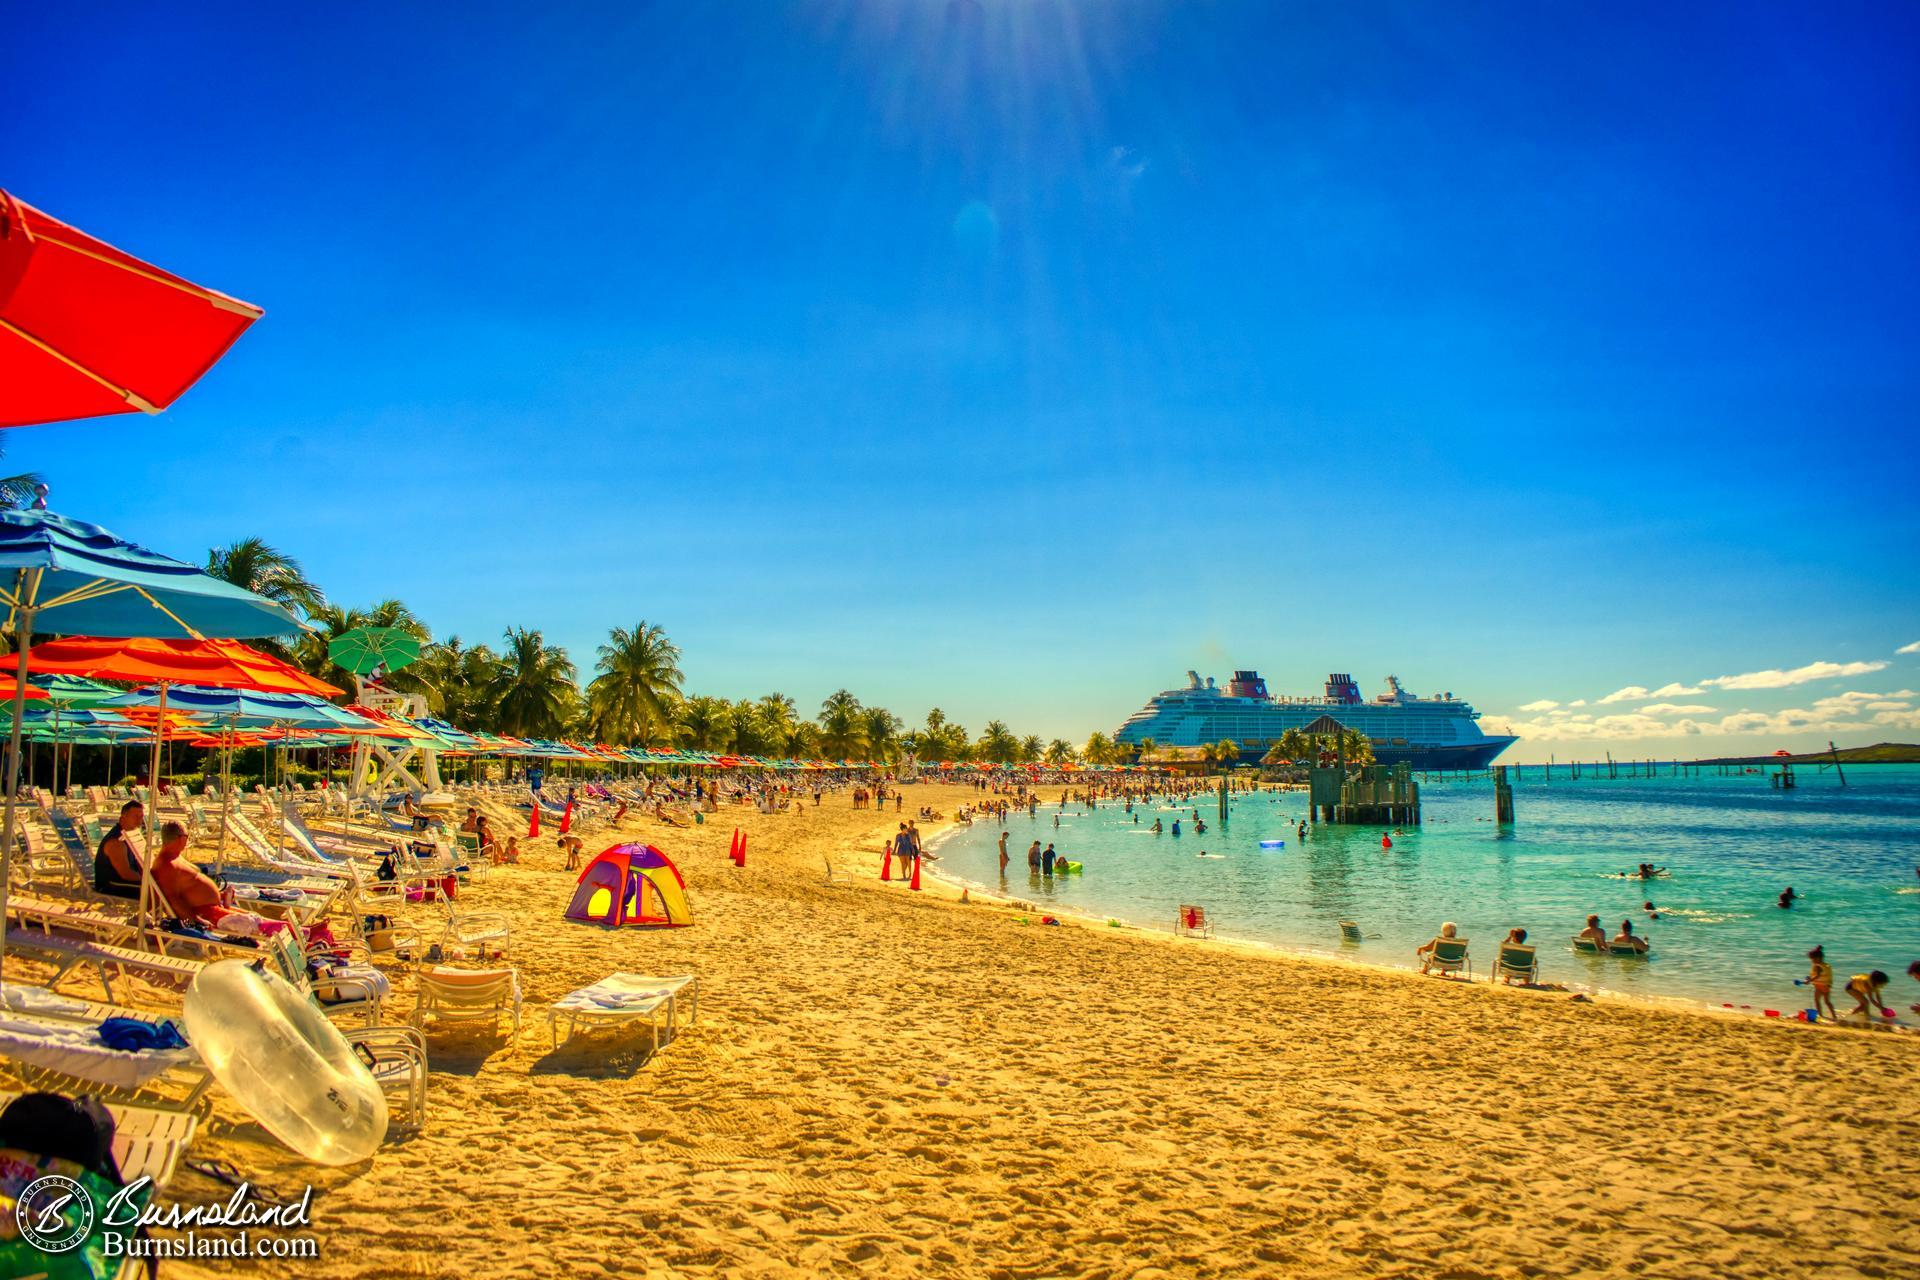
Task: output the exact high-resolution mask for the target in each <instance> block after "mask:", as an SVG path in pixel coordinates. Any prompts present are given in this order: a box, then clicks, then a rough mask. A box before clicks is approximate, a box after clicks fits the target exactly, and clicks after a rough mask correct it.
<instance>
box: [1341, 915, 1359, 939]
mask: <svg viewBox="0 0 1920 1280" xmlns="http://www.w3.org/2000/svg"><path fill="white" fill-rule="evenodd" d="M1340 941H1342V942H1358V941H1360V926H1359V925H1358V924H1357V923H1356V922H1354V921H1352V920H1342V921H1341V922H1340Z"/></svg>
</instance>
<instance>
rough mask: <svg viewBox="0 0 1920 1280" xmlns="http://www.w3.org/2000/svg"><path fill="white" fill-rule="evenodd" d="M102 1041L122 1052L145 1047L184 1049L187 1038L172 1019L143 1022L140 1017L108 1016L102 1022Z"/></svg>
mask: <svg viewBox="0 0 1920 1280" xmlns="http://www.w3.org/2000/svg"><path fill="white" fill-rule="evenodd" d="M100 1043H101V1044H104V1045H105V1046H107V1048H109V1049H118V1050H120V1052H122V1053H138V1052H140V1051H141V1050H143V1049H184V1048H186V1047H187V1038H186V1037H185V1036H183V1035H181V1034H180V1028H178V1027H176V1026H174V1025H173V1022H172V1021H171V1020H168V1021H166V1022H159V1023H154V1022H142V1021H141V1020H140V1019H139V1018H108V1019H107V1020H106V1021H104V1022H102V1023H101V1024H100Z"/></svg>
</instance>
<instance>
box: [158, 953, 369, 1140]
mask: <svg viewBox="0 0 1920 1280" xmlns="http://www.w3.org/2000/svg"><path fill="white" fill-rule="evenodd" d="M183 1020H184V1021H185V1023H186V1030H187V1039H188V1040H189V1041H190V1042H192V1044H193V1047H194V1048H195V1049H196V1050H198V1051H199V1054H200V1057H201V1059H202V1061H204V1062H205V1063H206V1064H207V1068H208V1070H210V1071H212V1072H213V1077H214V1079H216V1080H218V1081H219V1082H220V1084H221V1087H223V1088H224V1089H226V1091H227V1092H228V1093H230V1094H232V1095H233V1097H234V1100H235V1101H236V1102H238V1103H239V1104H240V1105H241V1106H242V1107H244V1108H245V1109H246V1111H247V1113H248V1114H249V1115H251V1116H252V1117H253V1118H254V1119H255V1120H258V1121H259V1122H260V1124H261V1125H262V1126H263V1127H264V1128H265V1129H266V1130H267V1131H268V1132H269V1133H271V1134H273V1136H274V1137H276V1138H278V1139H280V1141H282V1142H284V1143H286V1144H287V1146H288V1147H290V1148H292V1149H293V1150H294V1151H296V1152H298V1153H299V1154H300V1155H303V1156H305V1157H306V1158H307V1159H309V1160H312V1161H315V1162H316V1163H318V1164H326V1165H345V1164H354V1163H357V1162H358V1161H361V1160H365V1159H366V1158H368V1157H369V1156H371V1155H372V1154H373V1153H374V1152H375V1151H377V1150H378V1149H379V1147H380V1143H381V1141H382V1140H383V1139H385V1137H386V1136H387V1099H386V1095H385V1094H383V1093H382V1092H381V1091H380V1084H379V1082H378V1081H376V1080H375V1079H374V1078H373V1074H372V1073H371V1072H370V1071H368V1070H367V1068H366V1066H365V1065H364V1064H363V1063H362V1062H361V1061H360V1059H359V1058H358V1057H357V1056H355V1054H354V1051H353V1046H352V1045H350V1044H348V1043H347V1041H346V1037H344V1036H342V1035H341V1034H340V1031H339V1028H337V1027H335V1026H334V1025H333V1024H332V1023H331V1022H329V1021H327V1018H326V1015H325V1014H323V1013H321V1012H320V1010H319V1009H318V1008H316V1007H315V1006H314V1004H313V1003H312V1001H310V1000H308V999H307V998H306V997H305V996H304V995H302V994H301V993H300V992H298V991H296V990H294V988H293V987H292V986H291V985H290V984H289V983H288V982H287V981H286V980H285V979H284V978H281V977H279V976H277V975H274V974H269V973H262V972H261V971H259V970H258V969H255V968H254V967H253V966H252V965H250V964H248V963H247V962H246V961H244V960H222V961H220V962H218V963H217V964H211V965H208V966H207V967H206V968H205V969H203V970H201V971H200V973H199V975H198V976H196V977H195V978H194V980H193V985H192V986H191V987H189V988H188V989H187V998H186V1006H185V1011H184V1018H183Z"/></svg>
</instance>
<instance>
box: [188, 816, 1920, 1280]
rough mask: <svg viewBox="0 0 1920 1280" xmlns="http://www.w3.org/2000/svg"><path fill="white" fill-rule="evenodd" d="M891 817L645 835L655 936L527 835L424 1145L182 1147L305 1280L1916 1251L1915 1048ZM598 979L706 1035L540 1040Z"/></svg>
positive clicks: (1263, 1268)
mask: <svg viewBox="0 0 1920 1280" xmlns="http://www.w3.org/2000/svg"><path fill="white" fill-rule="evenodd" d="M969 795H971V793H970V792H968V791H965V790H963V789H961V788H958V787H932V786H926V787H915V788H912V789H910V791H909V799H908V804H909V811H911V808H912V807H915V806H918V805H920V804H931V805H933V806H934V807H935V808H937V809H939V810H942V811H944V812H946V813H949V814H950V813H952V812H953V810H954V809H955V808H956V807H957V806H958V805H959V804H960V803H961V802H963V801H964V800H965V799H966V798H968V796H969ZM495 816H496V817H497V818H498V819H499V820H501V821H502V822H506V823H508V824H510V829H518V830H524V825H522V824H524V817H523V816H521V815H518V814H516V813H514V812H513V811H510V810H506V809H504V808H502V809H499V810H497V811H496V814H495ZM897 820H898V819H897V818H896V816H895V815H894V813H893V812H892V810H891V809H889V810H888V811H887V812H886V813H884V814H880V813H875V812H872V811H856V810H854V809H853V808H852V807H851V803H850V801H849V800H848V798H847V797H846V796H845V795H837V796H833V795H830V796H828V797H827V799H826V800H825V802H824V803H823V804H822V805H821V807H819V808H818V809H815V808H813V807H812V806H811V805H809V806H807V807H806V808H805V809H804V810H803V811H802V812H801V813H800V814H798V815H791V814H789V815H774V816H763V815H760V814H758V813H755V812H752V811H745V812H742V813H740V814H739V815H738V816H736V815H735V814H733V813H722V814H721V815H719V816H718V818H717V819H715V820H712V821H710V822H709V824H708V825H706V826H701V827H695V828H691V829H671V828H667V827H664V826H662V825H660V824H658V823H654V822H651V821H646V822H637V823H632V824H630V825H629V826H628V827H627V828H626V829H624V830H622V831H621V832H620V833H619V834H620V835H621V836H624V837H628V838H642V839H647V840H651V841H654V842H656V843H658V844H660V845H661V846H662V847H664V848H665V849H667V850H668V852H669V853H670V854H671V855H672V856H673V857H675V858H676V859H677V861H678V863H679V865H680V867H681V868H682V870H683V872H684V873H685V874H686V877H687V880H688V882H689V889H690V897H691V901H692V904H693V909H694V911H695V913H696V918H697V921H698V923H697V924H696V925H695V926H694V927H692V928H689V929H681V930H670V931H659V932H650V931H641V930H628V931H624V932H621V933H618V934H615V933H609V932H604V931H602V930H599V929H596V928H590V927H585V926H579V925H571V924H566V923H564V922H562V921H561V919H560V913H561V910H562V906H563V904H564V900H565V898H566V896H567V893H568V889H569V887H570V886H571V884H572V881H573V876H572V875H571V874H569V873H566V872H564V871H562V870H561V869H560V857H559V854H558V852H557V850H556V849H555V847H554V844H553V841H552V839H551V838H543V839H541V840H538V841H535V842H533V844H532V847H531V849H530V851H529V852H528V854H527V857H526V860H525V862H524V863H523V865H521V866H519V867H508V868H500V869H495V870H492V871H490V872H488V873H487V875H486V877H485V878H484V879H483V880H481V881H480V882H478V883H477V884H476V885H475V886H473V888H472V889H471V890H470V891H469V893H468V895H467V898H468V901H469V903H470V905H471V906H472V907H474V908H475V909H486V910H498V911H504V912H507V913H510V914H511V916H512V917H513V919H514V955H513V959H514V962H515V964H516V965H517V966H518V968H519V970H520V974H521V980H522V985H523V987H524V989H525V992H526V996H527V1010H526V1025H525V1030H524V1033H523V1034H522V1036H521V1037H520V1038H519V1039H518V1040H517V1041H515V1042H511V1043H509V1042H508V1040H507V1038H506V1037H505V1035H504V1034H501V1035H497V1036H489V1035H487V1034H485V1033H473V1032H466V1031H451V1032H446V1033H436V1034H435V1035H433V1036H432V1038H431V1040H430V1048H431V1053H432V1066H433V1074H432V1079H431V1085H430V1099H429V1116H428V1123H427V1127H426V1129H425V1131H424V1132H423V1133H421V1134H419V1135H418V1136H414V1137H411V1138H407V1139H404V1140H401V1141H398V1142H392V1143H389V1145H387V1146H386V1147H385V1148H383V1149H382V1150H381V1152H380V1153H379V1155H378V1157H377V1158H376V1159H375V1160H374V1161H373V1162H372V1163H371V1164H370V1165H366V1166H360V1167H355V1168H351V1169H346V1170H335V1171H329V1170H323V1169H318V1168H316V1167H314V1166H312V1165H308V1164H305V1163H303V1162H301V1161H300V1160H298V1159H297V1158H295V1157H293V1156H292V1155H291V1154H289V1153H287V1152H286V1151H285V1150H284V1149H281V1148H279V1147H278V1146H277V1144H275V1143H273V1142H272V1140H271V1139H270V1138H267V1137H265V1135H264V1134H262V1133H261V1132H260V1131H259V1130H258V1129H257V1128H255V1127H254V1126H252V1125H251V1123H250V1122H248V1121H246V1120H245V1118H244V1117H242V1116H241V1115H240V1114H239V1113H238V1112H237V1111H235V1110H234V1108H233V1106H232V1104H231V1102H230V1101H227V1100H224V1099H223V1100H221V1101H220V1102H219V1103H218V1104H217V1105H216V1110H215V1115H214V1119H213V1121H212V1122H211V1123H210V1125H209V1126H208V1130H207V1133H208V1136H207V1137H206V1138H204V1139H203V1140H202V1141H201V1143H200V1144H199V1145H198V1146H197V1148H196V1152H195V1154H196V1155H199V1156H208V1155H211V1156H216V1157H219V1158H224V1159H228V1160H231V1161H232V1162H233V1163H234V1164H235V1165H236V1166H237V1167H238V1168H239V1169H240V1170H241V1171H242V1172H243V1173H244V1174H246V1175H249V1176H251V1177H253V1178H254V1179H255V1180H256V1181H258V1182H259V1183H260V1184H262V1185H263V1186H264V1187H266V1188H268V1189H270V1190H273V1191H288V1190H293V1191H297V1190H298V1188H299V1187H300V1186H301V1185H302V1184H305V1183H307V1182H309V1181H311V1182H312V1183H313V1184H314V1186H315V1188H316V1193H317V1194H316V1205H315V1214H314V1216H315V1224H316V1234H317V1236H318V1238H319V1240H320V1242H321V1257H320V1259H319V1260H318V1262H317V1263H302V1264H300V1270H301V1273H302V1274H312V1275H321V1276H331V1277H342V1278H345V1277H383V1276H425V1275H442V1274H474V1275H486V1276H516V1275H524V1276H546V1275H552V1274H556V1272H557V1271H558V1270H559V1269H560V1268H565V1269H567V1270H568V1271H569V1272H577V1273H579V1274H609V1275H611V1274H649V1275H728V1276H768V1275H820V1274H825V1273H829V1272H831V1273H836V1274H845V1273H860V1274H868V1275H876V1276H879V1275H908V1274H916V1273H927V1272H932V1273H939V1274H955V1275H982V1276H992V1277H1026V1276H1034V1277H1039V1276H1086V1277H1152V1276H1162V1275H1171V1276H1188V1275H1202V1276H1218V1275H1303V1276H1305V1275H1311V1276H1342V1275H1365V1276H1554V1275H1593V1274H1631V1275H1640V1276H1674V1277H1683V1276H1689V1277H1690V1276H1703V1275H1716V1276H1787V1275H1794V1276H1802V1275H1832V1276H1856V1275H1864V1276H1896V1275H1910V1274H1914V1273H1915V1270H1916V1268H1920V1236H1916V1234H1915V1232H1914V1230H1913V1223H1912V1191H1913V1188H1914V1187H1915V1186H1916V1185H1920V1109H1916V1107H1915V1105H1914V1103H1913V1099H1914V1097H1915V1096H1916V1093H1920V1057H1917V1056H1916V1053H1915V1046H1914V1043H1913V1041H1912V1040H1911V1039H1910V1038H1907V1037H1899V1036H1893V1035H1879V1034H1868V1033H1864V1032H1863V1033H1847V1032H1824V1031H1817V1030H1808V1029H1805V1028H1789V1027H1782V1026H1779V1025H1767V1024H1763V1023H1761V1022H1758V1021H1755V1020H1751V1019H1731V1018H1722V1017H1713V1016H1708V1015H1704V1014H1696V1013H1688V1012H1683V1011H1672V1010H1664V1009H1658V1008H1648V1007H1644V1006H1640V1005H1635V1004H1630V1003H1624V1002H1619V1003H1616V1002H1610V1001H1600V1002H1579V1001H1575V1000H1574V999H1573V998H1572V997H1571V996H1569V995H1566V994H1557V993H1536V992H1520V991H1511V992H1509V991H1496V990H1493V989H1490V988H1488V987H1486V986H1484V985H1478V984H1476V985H1473V986H1465V985H1460V984H1455V983H1450V982H1443V981H1440V980H1436V979H1424V978H1420V977H1417V976H1415V975H1412V974H1406V973H1397V972H1389V971H1375V970H1370V969H1366V968H1361V967H1355V966H1346V965H1338V964H1331V963H1327V962H1321V961H1313V960H1304V959H1295V958H1290V957H1286V956H1281V955H1271V954H1259V953H1251V952H1248V951H1246V950H1245V949H1236V948H1234V947H1231V946H1222V945H1213V944H1207V943H1200V942H1193V941H1188V940H1176V939H1171V938H1169V937H1166V936H1165V935H1156V934H1152V933H1150V932H1147V931H1141V930H1135V931H1129V930H1120V929H1113V928H1108V927H1088V926H1084V925H1077V924H1068V925H1066V926H1063V927H1045V926H1041V925H1039V924H1038V923H1037V919H1038V917H1037V916H1036V915H1033V914H1031V913H1026V912H1022V911H1019V910H1017V909H1012V908H1008V907H1005V906H1002V905H991V904H984V903H979V902H974V903H970V904H961V903H959V902H957V901H954V900H952V899H951V897H947V896H943V895H942V893H939V892H932V891H930V892H923V893H918V894H915V893H910V892H908V891H906V890H905V889H904V888H902V887H901V886H899V885H898V884H897V883H896V884H894V885H882V884H880V883H879V882H878V880H877V878H876V873H877V868H878V861H879V855H878V853H877V852H873V850H876V849H877V843H878V839H879V837H880V835H881V833H882V832H883V831H890V830H891V829H892V828H893V826H894V824H895V823H896V822H897ZM736 824H737V825H738V826H739V827H740V828H741V829H743V830H744V831H745V832H746V833H747V835H748V839H749V853H748V857H747V863H746V866H745V868H744V869H735V868H734V867H732V866H731V865H730V864H729V863H728V862H727V860H726V857H725V853H726V848H727V844H728V839H729V837H730V835H731V833H732V829H733V827H734V826H735V825H736ZM612 842H613V841H612V839H611V834H610V833H607V832H596V833H594V835H593V836H592V838H591V839H590V841H589V848H590V850H591V849H593V848H598V847H602V846H603V845H605V844H608V843H612ZM826 858H831V859H833V860H834V862H835V863H836V865H838V866H839V867H841V868H842V869H844V870H847V871H850V872H852V873H854V874H855V876H856V883H855V884H853V885H851V886H846V885H841V886H829V885H828V884H826V883H825V870H824V861H823V860H824V859H826ZM929 886H930V888H931V881H929ZM947 892H950V891H947ZM414 910H422V909H421V908H414ZM1023 915H1024V916H1026V918H1027V921H1028V922H1027V923H1022V922H1021V921H1020V917H1021V916H1023ZM615 970H629V971H636V972H646V973H656V974H668V973H679V972H694V973H698V974H699V975H700V978H701V981H702V983H703V985H704V991H705V995H704V997H703V999H702V1001H701V1016H700V1020H699V1022H698V1023H697V1025H694V1026H692V1027H689V1028H686V1029H684V1030H683V1032H682V1034H681V1035H680V1036H679V1037H678V1038H677V1039H676V1040H675V1041H673V1042H672V1043H671V1044H669V1045H668V1046H667V1047H666V1048H665V1049H664V1050H663V1051H662V1052H661V1053H659V1054H658V1055H655V1056H653V1057H651V1059H649V1056H648V1053H647V1043H648V1042H647V1037H646V1035H645V1034H644V1033H640V1034H638V1035H633V1036H627V1037H613V1036H609V1035H607V1034H606V1033H597V1034H595V1035H593V1036H590V1037H581V1038H577V1039H575V1040H573V1041H572V1042H571V1043H570V1044H568V1045H567V1046H565V1047H564V1048H562V1049H561V1050H559V1051H558V1052H555V1051H553V1049H552V1041H551V1040H550V1038H549V1036H548V1032H547V1026H546V1021H545V1017H544V1006H545V1005H546V1004H548V1003H549V1002H551V1001H552V1000H554V999H555V998H557V997H558V996H560V995H562V994H563V993H565V992H566V991H568V990H571V989H573V988H575V987H579V986H581V985H584V984H585V983H587V982H590V981H592V980H594V979H596V978H598V977H601V976H604V975H605V974H607V973H609V972H612V971H615ZM395 982H396V992H395V996H394V1000H393V1004H392V1006H391V1008H392V1009H393V1010H394V1011H395V1016H390V1017H389V1018H388V1019H387V1020H388V1021H393V1020H397V1015H398V1014H400V1013H403V1012H404V1011H405V1010H406V1009H408V1008H410V1007H411V995H410V987H409V983H408V979H407V978H406V976H405V974H404V972H401V971H396V973H395ZM173 1194H174V1196H175V1197H176V1198H179V1199H185V1200H193V1199H197V1198H204V1199H208V1200H211V1199H216V1198H222V1199H223V1198H224V1189H222V1188H219V1187H218V1186H216V1185H215V1184H213V1183H211V1182H208V1181H207V1180H205V1179H204V1178H201V1177H199V1176H198V1175H194V1174H190V1173H189V1174H183V1175H182V1176H181V1177H180V1178H179V1179H178V1180H177V1181H176V1183H175V1185H174V1188H173ZM261 1265H262V1266H265V1265H268V1264H261ZM282 1266H284V1264H282ZM167 1270H168V1273H169V1274H175V1275H202V1274H204V1275H211V1274H216V1272H214V1271H212V1270H207V1269H202V1268H197V1267H195V1266H192V1265H187V1264H180V1263H173V1264H169V1265H168V1268H167Z"/></svg>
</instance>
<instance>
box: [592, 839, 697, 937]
mask: <svg viewBox="0 0 1920 1280" xmlns="http://www.w3.org/2000/svg"><path fill="white" fill-rule="evenodd" d="M567 919H569V920H578V921H580V922H581V923H582V924H598V925H605V926H606V927H608V928H610V929H611V928H619V927H620V926H622V925H650V926H665V927H678V926H680V925H689V924H692V923H693V913H692V912H690V911H688V910H687V882H686V881H685V880H683V879H681V877H680V869H679V868H678V867H676V866H674V865H673V861H672V859H670V858H668V857H667V855H666V854H664V853H662V852H660V851H659V850H658V849H656V848H654V847H653V846H652V845H650V844H616V845H614V846H613V847H612V848H610V849H607V850H604V851H603V852H601V853H600V854H598V855H596V856H595V857H594V859H593V861H591V862H589V863H588V864H587V865H586V867H585V868H584V869H583V870H582V871H581V872H580V880H579V883H578V885H577V886H576V887H575V889H574V891H573V902H572V904H571V905H569V906H568V907H567Z"/></svg>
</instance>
